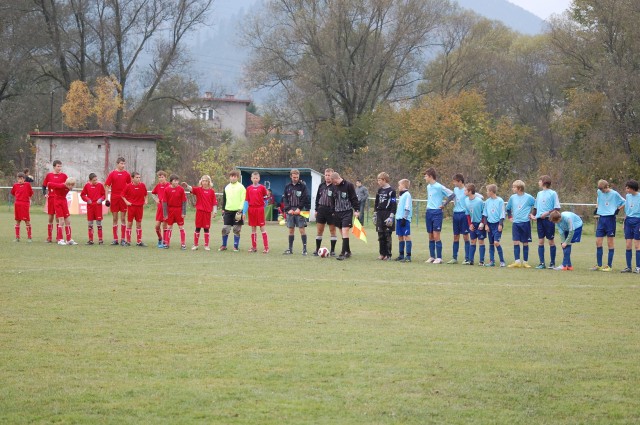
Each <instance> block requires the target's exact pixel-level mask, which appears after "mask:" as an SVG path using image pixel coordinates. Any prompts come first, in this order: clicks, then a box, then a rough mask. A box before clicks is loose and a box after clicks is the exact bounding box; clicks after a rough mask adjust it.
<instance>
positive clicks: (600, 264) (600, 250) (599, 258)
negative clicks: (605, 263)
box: [596, 246, 602, 267]
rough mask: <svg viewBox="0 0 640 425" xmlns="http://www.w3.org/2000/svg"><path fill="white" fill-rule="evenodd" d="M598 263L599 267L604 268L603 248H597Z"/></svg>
mask: <svg viewBox="0 0 640 425" xmlns="http://www.w3.org/2000/svg"><path fill="white" fill-rule="evenodd" d="M596 263H597V264H598V267H602V247H601V246H598V247H596Z"/></svg>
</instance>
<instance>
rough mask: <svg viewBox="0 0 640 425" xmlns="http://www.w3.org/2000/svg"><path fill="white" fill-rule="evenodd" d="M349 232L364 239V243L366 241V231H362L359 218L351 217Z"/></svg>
mask: <svg viewBox="0 0 640 425" xmlns="http://www.w3.org/2000/svg"><path fill="white" fill-rule="evenodd" d="M351 233H353V235H354V236H355V237H356V238H358V239H360V240H361V241H364V243H367V233H366V232H365V231H364V228H363V227H362V224H360V220H358V219H357V218H356V217H354V218H353V227H352V228H351Z"/></svg>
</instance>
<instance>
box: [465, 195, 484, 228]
mask: <svg viewBox="0 0 640 425" xmlns="http://www.w3.org/2000/svg"><path fill="white" fill-rule="evenodd" d="M464 204H465V210H466V213H467V215H468V216H470V217H471V222H472V223H480V222H481V221H482V210H483V209H484V202H483V201H482V198H480V197H479V196H478V194H476V196H475V198H473V199H471V198H469V197H468V196H467V198H466V199H465V200H464Z"/></svg>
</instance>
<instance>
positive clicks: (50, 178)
mask: <svg viewBox="0 0 640 425" xmlns="http://www.w3.org/2000/svg"><path fill="white" fill-rule="evenodd" d="M66 181H67V175H66V174H65V173H58V174H56V173H47V175H46V176H45V177H44V181H43V182H42V187H47V188H48V184H49V183H64V182H66ZM54 196H55V195H54Z"/></svg>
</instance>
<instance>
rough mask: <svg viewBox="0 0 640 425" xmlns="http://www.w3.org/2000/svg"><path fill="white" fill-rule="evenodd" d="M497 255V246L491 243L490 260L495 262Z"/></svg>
mask: <svg viewBox="0 0 640 425" xmlns="http://www.w3.org/2000/svg"><path fill="white" fill-rule="evenodd" d="M495 257H496V247H495V246H493V245H489V261H491V262H492V263H494V262H495Z"/></svg>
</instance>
